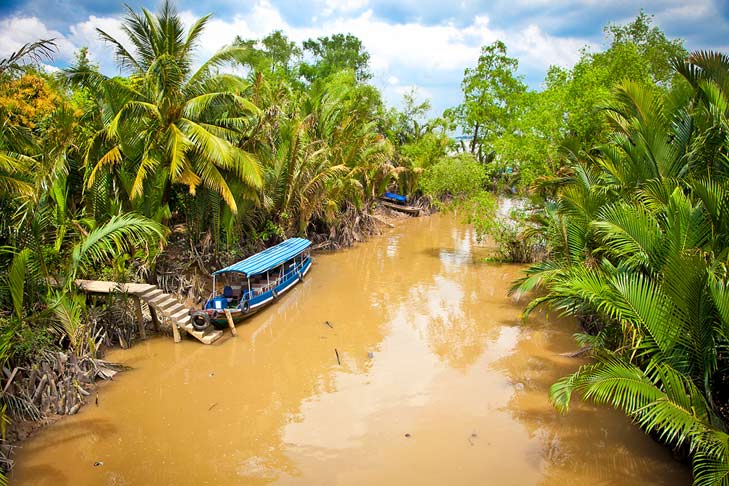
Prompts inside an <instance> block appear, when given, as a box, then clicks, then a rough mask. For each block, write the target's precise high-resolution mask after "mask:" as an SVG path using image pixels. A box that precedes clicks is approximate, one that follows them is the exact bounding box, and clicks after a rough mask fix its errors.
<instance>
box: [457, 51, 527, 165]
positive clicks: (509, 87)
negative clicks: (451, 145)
mask: <svg viewBox="0 0 729 486" xmlns="http://www.w3.org/2000/svg"><path fill="white" fill-rule="evenodd" d="M518 67H519V62H518V61H517V60H516V59H515V58H512V57H509V56H507V52H506V45H505V44H504V43H503V42H501V41H496V42H494V43H493V44H490V45H488V46H484V47H482V48H481V55H480V56H479V58H478V64H477V65H476V67H474V68H467V69H466V71H465V73H464V77H463V82H462V83H461V88H462V89H463V103H462V104H461V105H460V106H458V107H457V108H456V110H455V115H456V118H457V119H458V120H459V122H460V124H461V126H462V128H463V131H464V133H465V134H467V135H470V136H471V137H472V138H471V142H470V146H469V151H470V152H471V153H472V154H474V155H475V156H477V157H478V159H479V160H480V161H481V162H486V161H490V160H492V159H493V157H494V156H495V155H496V154H494V153H493V142H494V141H495V140H496V139H497V138H499V137H501V136H503V135H504V134H506V133H509V132H510V131H512V130H513V127H514V121H515V120H516V119H517V118H518V116H519V113H520V111H521V109H522V100H521V98H522V96H523V95H524V93H525V92H526V85H525V84H524V82H523V80H522V77H521V76H519V75H517V74H516V70H517V68H518Z"/></svg>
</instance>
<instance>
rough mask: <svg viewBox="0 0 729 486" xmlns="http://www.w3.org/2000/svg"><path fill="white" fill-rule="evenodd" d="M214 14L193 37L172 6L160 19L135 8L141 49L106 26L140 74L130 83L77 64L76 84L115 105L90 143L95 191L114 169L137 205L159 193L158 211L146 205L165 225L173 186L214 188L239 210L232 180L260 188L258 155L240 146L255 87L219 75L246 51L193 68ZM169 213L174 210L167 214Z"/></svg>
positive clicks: (129, 26) (131, 35)
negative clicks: (98, 182)
mask: <svg viewBox="0 0 729 486" xmlns="http://www.w3.org/2000/svg"><path fill="white" fill-rule="evenodd" d="M209 18H210V16H209V15H207V16H204V17H202V18H200V19H198V20H197V21H196V22H195V23H194V24H193V25H192V26H191V27H190V29H189V30H188V31H187V33H185V31H184V27H183V24H182V20H181V19H180V17H179V15H178V14H177V12H176V11H175V9H174V7H173V5H172V2H170V1H165V2H164V3H163V4H162V6H161V8H160V10H159V13H158V14H157V15H153V14H152V13H151V12H149V11H148V10H146V9H142V12H141V13H136V12H134V11H133V10H132V9H131V8H128V14H127V17H126V19H125V20H124V24H123V27H122V30H123V31H124V33H125V34H126V35H127V37H128V40H129V42H130V44H131V45H132V46H134V47H133V49H132V50H131V51H129V50H127V48H126V47H125V44H124V42H122V41H121V40H118V39H115V38H114V37H112V36H111V35H109V34H108V33H106V32H104V31H102V30H99V35H100V36H101V38H102V39H104V40H106V41H108V42H109V43H111V44H112V45H113V46H114V48H115V52H116V56H117V60H118V62H119V65H120V67H122V68H125V69H128V70H130V71H131V73H132V75H131V78H130V80H129V82H126V81H123V80H120V79H113V78H106V77H104V76H102V75H100V74H98V73H96V72H93V71H91V70H88V69H86V70H84V69H76V68H72V69H70V70H69V71H68V72H67V73H68V75H69V77H70V78H71V79H72V80H76V81H78V82H81V83H84V84H86V85H90V86H91V87H92V88H93V91H94V92H96V93H102V94H103V95H104V97H105V98H106V99H103V100H100V105H101V106H102V108H103V109H105V110H106V113H105V114H104V116H103V118H104V121H105V126H104V128H103V129H102V130H100V131H99V132H97V133H96V134H95V135H94V137H93V138H92V140H90V143H89V150H88V155H87V163H88V164H90V166H91V167H92V169H91V172H90V174H89V178H88V185H89V187H92V186H93V184H94V183H95V181H96V180H97V178H98V177H100V176H101V174H102V173H104V172H105V171H108V170H111V171H112V173H113V174H114V175H115V176H116V177H117V178H118V180H119V182H120V184H119V185H120V186H121V187H123V188H124V191H125V192H126V195H127V196H128V197H129V199H131V200H132V201H133V200H136V199H141V198H143V196H145V193H146V192H149V191H153V192H158V193H159V196H158V197H157V198H156V199H157V203H156V204H155V205H154V206H161V208H162V209H163V210H162V212H160V208H159V207H152V208H150V207H147V206H143V207H142V211H143V212H144V213H145V214H147V215H150V216H152V215H154V214H156V217H157V219H166V218H167V217H168V216H169V208H168V204H169V201H170V197H171V189H172V187H171V186H172V185H176V184H180V185H184V186H187V188H188V190H189V192H190V193H191V194H194V193H195V191H196V189H197V187H198V186H200V185H203V186H204V187H206V188H208V189H210V190H211V191H214V192H216V193H218V194H220V196H221V197H222V198H223V200H224V201H225V202H226V204H227V205H228V206H229V207H230V208H231V210H232V211H233V212H234V213H235V212H236V211H237V202H236V195H235V194H233V192H232V191H231V188H230V185H229V183H228V181H227V178H228V177H235V178H238V179H239V180H241V181H243V182H244V183H245V184H247V185H249V186H250V187H252V188H257V187H260V185H261V175H260V169H259V166H258V162H257V161H256V158H255V157H254V156H253V155H252V154H250V153H247V152H245V151H243V150H242V149H240V148H239V147H238V146H237V143H238V141H239V139H240V135H241V133H242V131H243V130H244V129H245V128H246V127H247V126H248V125H249V123H250V120H251V116H253V115H255V113H256V111H257V110H256V108H255V106H254V105H253V104H252V103H250V102H249V101H248V100H247V99H246V98H245V97H244V96H243V92H244V91H245V89H246V88H247V85H246V84H245V83H244V82H243V81H242V80H241V79H240V78H237V77H234V76H229V75H223V74H215V73H214V72H215V69H216V68H217V67H219V66H221V65H223V64H225V63H227V62H237V61H240V60H241V59H242V58H243V56H244V54H245V52H246V50H245V48H242V47H225V48H223V49H221V50H220V51H218V52H217V53H216V54H214V55H213V56H212V57H211V58H210V59H208V60H207V61H205V62H203V63H202V65H201V66H200V67H199V68H198V69H197V70H195V71H193V60H192V55H193V51H194V48H195V46H196V45H197V43H198V41H199V39H200V34H201V33H202V31H203V29H204V28H205V25H206V24H207V22H208V20H209ZM165 208H167V209H166V210H165Z"/></svg>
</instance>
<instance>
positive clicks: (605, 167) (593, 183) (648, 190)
mask: <svg viewBox="0 0 729 486" xmlns="http://www.w3.org/2000/svg"><path fill="white" fill-rule="evenodd" d="M608 33H609V34H610V35H611V36H612V45H611V47H610V48H609V49H608V50H607V51H605V52H603V53H600V54H597V55H590V54H587V53H585V54H584V55H583V59H582V60H581V61H580V62H578V64H577V65H576V66H575V67H574V68H573V69H572V70H571V71H568V72H556V70H553V71H552V72H550V74H549V76H548V80H547V81H548V82H547V89H545V90H544V91H543V92H541V93H539V94H537V95H535V96H536V98H537V99H539V98H543V99H546V100H547V101H549V102H550V103H552V102H554V100H555V99H556V100H557V102H556V103H555V106H562V107H563V108H562V110H564V111H563V113H564V116H562V117H559V119H561V120H563V123H562V124H561V126H559V127H558V128H557V131H556V132H553V134H552V135H550V136H549V138H548V139H547V141H548V142H550V144H548V145H547V147H548V150H547V151H548V152H549V151H551V152H552V153H554V154H560V153H561V154H563V155H562V157H561V158H558V160H561V161H562V162H561V163H560V166H559V167H552V168H551V170H549V171H547V172H546V173H545V176H543V177H540V178H537V179H535V180H534V183H533V184H532V186H531V187H532V190H533V194H534V195H535V198H536V200H537V201H538V204H537V208H538V210H537V211H535V212H533V218H531V221H529V222H525V223H524V224H525V227H524V230H523V231H522V237H523V238H531V239H532V241H540V242H541V243H542V244H543V245H546V251H547V255H548V256H547V258H546V259H545V260H544V261H542V262H540V263H538V264H536V265H534V266H532V267H531V268H530V269H529V270H528V272H527V275H526V276H525V277H524V278H523V279H522V280H521V281H520V282H518V283H517V284H516V286H515V288H514V291H516V292H519V293H522V292H526V291H530V290H532V289H535V288H537V289H539V292H538V293H537V297H536V298H534V299H533V300H532V301H531V303H530V304H529V306H528V308H527V311H530V310H532V309H533V308H535V307H537V306H539V305H548V306H550V307H552V308H554V309H557V310H560V311H561V312H563V313H564V314H566V315H571V316H575V317H577V318H578V320H579V321H580V322H581V324H582V327H583V329H584V333H580V334H578V335H577V339H578V342H580V343H581V344H582V345H583V346H585V348H584V350H585V351H586V352H588V353H589V354H590V355H591V356H592V358H593V359H592V360H591V362H590V363H589V364H586V365H583V366H581V367H580V368H579V370H578V371H577V372H575V373H574V374H573V375H570V376H568V377H565V378H564V379H562V380H560V381H559V382H558V383H556V384H554V386H553V387H552V389H551V392H550V395H551V398H552V401H553V403H554V404H555V406H556V407H557V408H558V409H559V410H561V411H566V410H567V409H568V407H569V405H570V399H571V397H572V395H573V394H577V395H579V396H580V397H581V398H583V399H589V400H593V401H595V402H597V403H604V404H609V405H612V406H614V407H616V408H618V409H620V410H623V411H624V412H625V413H626V414H628V415H629V416H630V417H631V418H632V419H633V420H634V421H635V422H636V423H637V424H638V425H639V426H640V427H642V428H643V429H644V430H645V431H646V432H648V433H650V434H651V435H653V436H654V437H656V438H657V439H659V440H660V441H662V442H665V443H666V444H668V445H669V446H671V447H673V448H675V449H677V450H679V451H681V452H682V453H683V454H685V455H686V456H687V457H689V458H690V459H691V461H692V463H693V472H694V481H695V484H701V485H709V484H712V485H714V484H729V435H728V434H727V425H729V396H728V395H727V390H728V389H729V388H727V384H728V383H729V355H727V349H728V348H727V345H728V344H729V273H728V271H727V265H728V264H729V246H728V243H729V239H728V236H729V233H727V231H728V230H729V227H728V226H727V225H728V224H729V213H728V211H729V186H728V185H727V184H728V183H729V181H728V180H727V176H729V125H728V124H727V115H729V104H728V101H729V83H728V81H729V57H727V56H726V55H723V54H719V53H714V52H695V53H692V54H690V55H689V54H686V53H685V52H683V50H682V48H681V46H680V44H679V43H677V42H675V41H671V42H669V41H667V40H666V39H665V38H664V37H663V36H662V34H661V33H660V31H658V30H657V29H655V28H650V27H649V19H648V18H647V17H646V16H644V15H641V16H639V17H638V19H636V21H635V22H633V23H632V24H630V25H628V26H625V27H615V26H611V27H609V28H608ZM617 73H620V77H619V78H618V77H617V76H616V75H617ZM587 80H590V81H591V82H592V83H593V84H592V89H587V88H586V86H590V85H588V84H586V82H587ZM574 88H579V89H580V93H581V94H580V95H579V96H578V95H576V92H575V91H573V89H574ZM598 88H600V89H598ZM602 88H605V89H602ZM558 90H563V92H564V93H570V94H568V95H567V97H566V98H562V99H561V101H560V97H559V96H555V93H556V92H557V91H558ZM567 101H569V103H567ZM583 103H584V105H583ZM540 104H541V102H537V106H539V105H540ZM589 106H594V107H595V109H594V110H592V111H591V112H590V110H589V109H587V108H586V107H589ZM528 111H529V107H527V109H526V111H525V115H524V117H525V118H528V117H529V115H528ZM538 127H539V125H535V127H534V128H538ZM522 133H526V131H522ZM532 133H535V132H534V131H533V132H532ZM537 133H538V132H537ZM555 133H558V134H559V136H555V135H554V134H555ZM551 144H555V145H554V146H553V148H550V147H549V145H551ZM516 153H517V154H520V153H522V152H516ZM501 154H502V155H503V157H505V158H507V157H509V152H508V151H502V152H501ZM557 156H558V155H557ZM511 160H514V159H511ZM544 160H549V159H548V158H547V159H544Z"/></svg>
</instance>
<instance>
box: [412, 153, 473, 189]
mask: <svg viewBox="0 0 729 486" xmlns="http://www.w3.org/2000/svg"><path fill="white" fill-rule="evenodd" d="M485 181H486V172H485V171H484V168H483V166H482V165H481V164H480V163H478V161H476V159H474V158H473V157H472V156H471V155H470V154H459V155H457V156H455V157H444V158H442V159H441V160H440V161H439V162H438V163H436V164H435V165H433V166H432V167H430V168H429V169H428V170H427V171H426V172H425V174H423V178H422V181H421V185H422V187H423V192H424V193H425V194H428V195H430V196H432V197H434V198H443V197H448V196H450V197H454V198H459V199H466V198H469V197H471V196H476V195H479V193H480V192H482V190H483V187H484V182H485Z"/></svg>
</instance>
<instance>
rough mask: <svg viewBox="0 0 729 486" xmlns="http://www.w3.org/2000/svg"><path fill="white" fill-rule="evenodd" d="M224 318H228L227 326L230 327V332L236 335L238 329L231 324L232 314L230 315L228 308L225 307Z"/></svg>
mask: <svg viewBox="0 0 729 486" xmlns="http://www.w3.org/2000/svg"><path fill="white" fill-rule="evenodd" d="M225 318H226V319H228V327H229V328H230V333H231V334H232V335H233V336H238V331H236V330H235V324H233V316H232V315H230V309H225Z"/></svg>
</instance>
